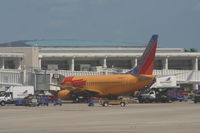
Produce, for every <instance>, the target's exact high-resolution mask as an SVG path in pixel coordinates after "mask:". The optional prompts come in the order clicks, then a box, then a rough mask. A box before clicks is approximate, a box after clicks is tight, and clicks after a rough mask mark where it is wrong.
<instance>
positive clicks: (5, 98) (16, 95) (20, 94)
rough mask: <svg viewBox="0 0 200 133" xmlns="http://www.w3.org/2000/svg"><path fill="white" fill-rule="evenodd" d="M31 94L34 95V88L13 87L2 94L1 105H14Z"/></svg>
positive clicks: (0, 96)
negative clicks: (16, 101)
mask: <svg viewBox="0 0 200 133" xmlns="http://www.w3.org/2000/svg"><path fill="white" fill-rule="evenodd" d="M29 94H34V87H33V86H11V87H10V88H8V89H7V90H6V91H4V92H1V93H0V104H1V105H2V106H4V105H5V104H7V103H13V102H14V101H15V100H17V99H23V98H24V97H26V96H28V95H29Z"/></svg>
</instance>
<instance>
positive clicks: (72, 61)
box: [71, 57, 75, 71]
mask: <svg viewBox="0 0 200 133" xmlns="http://www.w3.org/2000/svg"><path fill="white" fill-rule="evenodd" d="M74 58H75V57H73V58H72V60H71V71H74Z"/></svg>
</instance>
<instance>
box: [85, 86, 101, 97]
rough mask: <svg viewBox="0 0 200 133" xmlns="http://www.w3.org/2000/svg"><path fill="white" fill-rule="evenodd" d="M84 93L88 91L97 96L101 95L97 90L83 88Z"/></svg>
mask: <svg viewBox="0 0 200 133" xmlns="http://www.w3.org/2000/svg"><path fill="white" fill-rule="evenodd" d="M84 90H85V91H88V92H92V93H95V94H97V95H102V94H103V93H102V92H101V91H99V90H97V89H89V88H85V89H84Z"/></svg>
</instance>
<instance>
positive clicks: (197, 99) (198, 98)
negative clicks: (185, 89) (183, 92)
mask: <svg viewBox="0 0 200 133" xmlns="http://www.w3.org/2000/svg"><path fill="white" fill-rule="evenodd" d="M193 100H194V103H198V102H200V91H198V92H197V93H196V94H195V96H194V99H193Z"/></svg>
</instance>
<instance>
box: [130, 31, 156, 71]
mask: <svg viewBox="0 0 200 133" xmlns="http://www.w3.org/2000/svg"><path fill="white" fill-rule="evenodd" d="M157 43H158V35H153V36H152V37H151V40H150V41H149V43H148V45H147V47H146V49H145V51H144V53H143V55H142V57H141V58H140V60H139V62H138V65H137V66H136V67H135V68H133V69H131V70H130V71H128V72H127V73H131V74H146V75H152V73H153V69H154V62H155V54H156V48H157Z"/></svg>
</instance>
